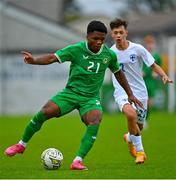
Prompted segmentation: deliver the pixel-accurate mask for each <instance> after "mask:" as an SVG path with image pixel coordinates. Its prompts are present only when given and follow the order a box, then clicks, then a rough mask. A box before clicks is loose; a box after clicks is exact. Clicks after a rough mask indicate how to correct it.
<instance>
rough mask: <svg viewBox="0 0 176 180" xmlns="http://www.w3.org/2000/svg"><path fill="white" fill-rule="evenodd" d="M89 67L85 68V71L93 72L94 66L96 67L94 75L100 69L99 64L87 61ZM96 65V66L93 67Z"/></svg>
mask: <svg viewBox="0 0 176 180" xmlns="http://www.w3.org/2000/svg"><path fill="white" fill-rule="evenodd" d="M89 64H90V66H88V67H87V71H90V72H93V68H94V66H97V68H96V71H95V73H98V70H99V69H100V63H94V62H92V61H89ZM95 64H97V65H95Z"/></svg>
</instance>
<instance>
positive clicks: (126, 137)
mask: <svg viewBox="0 0 176 180" xmlns="http://www.w3.org/2000/svg"><path fill="white" fill-rule="evenodd" d="M123 139H124V141H125V142H126V143H127V144H128V149H129V152H130V154H131V155H132V156H133V157H136V148H135V146H134V145H133V143H130V142H128V134H125V135H124V136H123Z"/></svg>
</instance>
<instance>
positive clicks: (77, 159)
mask: <svg viewBox="0 0 176 180" xmlns="http://www.w3.org/2000/svg"><path fill="white" fill-rule="evenodd" d="M82 160H83V159H82V157H80V156H76V157H75V159H74V160H73V161H81V162H82Z"/></svg>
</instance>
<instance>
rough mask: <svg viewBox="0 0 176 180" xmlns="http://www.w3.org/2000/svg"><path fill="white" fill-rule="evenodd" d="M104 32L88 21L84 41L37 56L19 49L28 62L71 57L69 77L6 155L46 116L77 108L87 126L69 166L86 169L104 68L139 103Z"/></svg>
mask: <svg viewBox="0 0 176 180" xmlns="http://www.w3.org/2000/svg"><path fill="white" fill-rule="evenodd" d="M106 34H107V28H106V26H105V25H104V24H103V23H102V22H100V21H91V22H90V23H89V24H88V26H87V41H83V42H79V43H76V44H73V45H70V46H67V47H65V48H63V49H60V50H58V51H56V53H54V54H48V55H44V56H41V57H37V58H34V57H33V56H32V54H31V53H29V52H22V53H23V55H24V61H25V62H26V63H27V64H37V65H47V64H51V63H55V62H59V63H63V62H65V61H70V62H71V64H70V72H69V79H68V82H67V84H66V87H65V89H64V90H63V91H61V92H58V93H57V94H56V95H54V96H53V97H51V99H50V100H49V101H48V102H47V103H46V104H45V105H44V106H43V107H42V109H41V110H40V111H39V112H37V113H36V114H35V115H34V116H33V118H32V119H31V120H30V122H29V124H28V125H27V127H26V129H25V131H24V134H23V136H22V138H21V140H20V141H19V143H17V144H15V145H13V146H10V147H9V148H7V149H6V150H5V154H6V155H7V156H14V155H15V154H17V153H23V152H24V150H25V148H26V145H27V143H28V141H29V140H30V139H31V137H32V136H33V135H34V134H35V133H36V132H37V131H39V130H40V128H41V126H42V124H43V123H44V122H45V121H46V120H48V119H50V118H53V117H60V116H63V115H65V114H67V113H69V112H71V111H73V110H74V109H77V110H78V111H79V114H80V117H81V119H82V121H83V122H84V124H85V125H86V126H87V129H86V132H85V134H84V136H83V138H82V140H81V144H80V148H79V150H78V152H77V155H76V157H75V159H74V160H73V162H72V164H71V167H70V168H71V169H73V170H74V169H76V170H85V169H87V167H86V166H84V165H83V163H82V161H83V158H84V157H85V156H86V155H87V153H88V152H89V151H90V149H91V148H92V146H93V144H94V141H95V140H96V137H97V132H98V128H99V124H100V122H101V119H102V107H101V104H100V95H99V91H100V88H101V86H102V83H103V79H104V74H105V70H106V69H107V68H109V69H110V70H111V71H112V72H113V73H114V75H115V77H116V79H117V80H118V81H119V83H120V84H121V85H122V87H123V88H124V89H125V91H126V93H127V94H128V97H129V101H130V102H134V103H135V104H138V105H141V102H140V101H139V100H138V99H136V97H135V96H134V95H133V93H132V91H131V89H130V87H129V85H128V82H127V80H126V78H125V76H124V74H123V72H122V71H121V69H120V68H119V64H118V63H117V57H116V54H115V53H114V52H113V51H111V50H110V49H109V48H108V47H106V46H105V45H104V41H105V37H106Z"/></svg>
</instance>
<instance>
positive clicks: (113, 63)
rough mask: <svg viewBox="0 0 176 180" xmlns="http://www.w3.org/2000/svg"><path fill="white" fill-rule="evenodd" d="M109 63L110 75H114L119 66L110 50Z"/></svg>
mask: <svg viewBox="0 0 176 180" xmlns="http://www.w3.org/2000/svg"><path fill="white" fill-rule="evenodd" d="M110 53H111V61H110V64H109V69H110V70H111V72H112V73H115V72H117V71H119V70H120V66H119V63H118V59H117V55H116V54H115V53H114V52H113V51H112V50H111V51H110Z"/></svg>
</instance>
